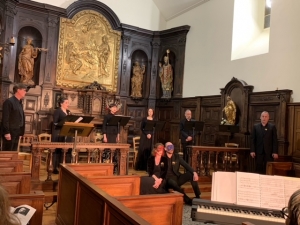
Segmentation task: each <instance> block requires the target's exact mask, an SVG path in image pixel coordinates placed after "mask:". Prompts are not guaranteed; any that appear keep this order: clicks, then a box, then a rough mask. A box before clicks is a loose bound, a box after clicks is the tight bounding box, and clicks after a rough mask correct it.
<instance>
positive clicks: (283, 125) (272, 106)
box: [248, 90, 292, 155]
mask: <svg viewBox="0 0 300 225" xmlns="http://www.w3.org/2000/svg"><path fill="white" fill-rule="evenodd" d="M291 93H292V92H291V90H277V91H268V92H259V93H251V94H250V98H249V120H248V123H249V129H251V131H252V127H253V125H254V124H255V123H260V119H259V118H260V114H261V112H263V111H268V112H269V114H270V122H271V123H274V124H275V125H276V128H277V136H278V152H279V154H280V155H286V154H287V152H288V136H287V132H286V130H287V124H288V119H287V111H288V110H287V103H288V102H289V101H290V95H291Z"/></svg>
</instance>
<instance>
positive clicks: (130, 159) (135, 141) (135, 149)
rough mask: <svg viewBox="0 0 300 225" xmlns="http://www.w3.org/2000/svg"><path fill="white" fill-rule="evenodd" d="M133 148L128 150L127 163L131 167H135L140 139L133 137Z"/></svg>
mask: <svg viewBox="0 0 300 225" xmlns="http://www.w3.org/2000/svg"><path fill="white" fill-rule="evenodd" d="M132 143H133V148H131V149H130V150H129V154H128V162H129V164H132V166H133V167H134V166H135V163H136V158H137V154H138V151H139V146H140V137H133V138H132Z"/></svg>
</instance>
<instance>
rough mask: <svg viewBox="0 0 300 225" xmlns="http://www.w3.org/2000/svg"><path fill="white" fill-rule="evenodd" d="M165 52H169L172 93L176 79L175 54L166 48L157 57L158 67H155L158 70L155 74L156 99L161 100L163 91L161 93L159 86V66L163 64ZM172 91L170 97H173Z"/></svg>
mask: <svg viewBox="0 0 300 225" xmlns="http://www.w3.org/2000/svg"><path fill="white" fill-rule="evenodd" d="M167 50H169V51H170V52H169V53H168V56H169V64H170V65H171V66H172V70H173V81H172V85H173V91H174V83H175V79H176V74H175V71H176V70H175V68H176V60H177V57H176V53H175V52H174V51H173V50H172V49H170V48H167V49H165V50H163V52H162V53H161V55H160V57H159V62H158V65H157V68H158V73H157V87H159V88H157V93H158V96H157V97H158V98H161V97H162V96H163V91H162V86H161V80H160V76H159V75H160V66H159V64H160V63H161V65H163V64H164V57H165V56H167ZM173 91H172V93H171V96H173Z"/></svg>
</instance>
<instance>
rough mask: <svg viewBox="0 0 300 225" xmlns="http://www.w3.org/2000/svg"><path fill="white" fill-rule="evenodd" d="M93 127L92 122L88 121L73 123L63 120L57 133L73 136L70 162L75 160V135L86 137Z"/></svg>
mask: <svg viewBox="0 0 300 225" xmlns="http://www.w3.org/2000/svg"><path fill="white" fill-rule="evenodd" d="M93 129H94V124H90V123H73V122H65V123H64V125H63V126H62V129H61V131H60V133H59V135H60V136H68V137H74V143H73V149H72V162H73V163H75V162H76V144H77V136H81V137H87V136H89V135H90V133H91V132H92V130H93Z"/></svg>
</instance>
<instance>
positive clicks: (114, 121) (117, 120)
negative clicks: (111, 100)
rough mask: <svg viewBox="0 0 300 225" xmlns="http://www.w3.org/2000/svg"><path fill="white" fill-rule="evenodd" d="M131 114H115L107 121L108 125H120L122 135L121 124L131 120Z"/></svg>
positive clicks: (123, 124)
mask: <svg viewBox="0 0 300 225" xmlns="http://www.w3.org/2000/svg"><path fill="white" fill-rule="evenodd" d="M130 118H131V117H130V116H121V115H114V116H113V117H111V118H110V119H109V121H107V126H117V127H118V135H120V126H123V127H124V126H125V125H126V124H127V123H128V121H129V120H130Z"/></svg>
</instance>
